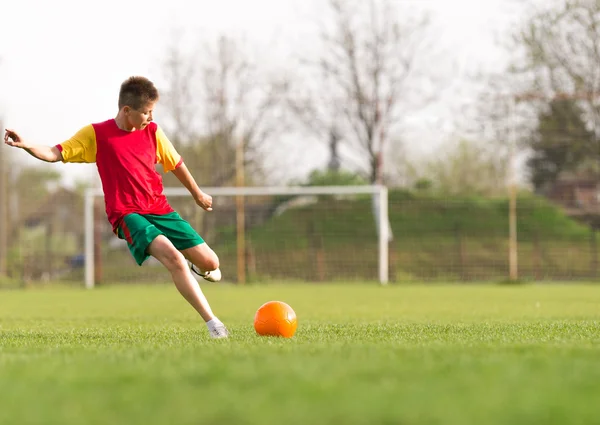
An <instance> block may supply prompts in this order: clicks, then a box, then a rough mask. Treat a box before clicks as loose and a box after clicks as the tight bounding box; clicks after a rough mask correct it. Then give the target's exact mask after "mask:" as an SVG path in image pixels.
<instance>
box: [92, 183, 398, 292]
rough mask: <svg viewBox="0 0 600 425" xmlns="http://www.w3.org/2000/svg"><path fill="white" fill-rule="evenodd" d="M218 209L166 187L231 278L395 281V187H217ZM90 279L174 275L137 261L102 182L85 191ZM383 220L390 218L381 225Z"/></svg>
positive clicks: (241, 280) (239, 280) (150, 262)
mask: <svg viewBox="0 0 600 425" xmlns="http://www.w3.org/2000/svg"><path fill="white" fill-rule="evenodd" d="M203 190H204V191H205V192H206V193H208V194H210V195H211V196H212V197H213V212H210V213H207V212H205V211H203V210H202V209H201V208H200V207H198V206H197V205H196V204H195V203H194V201H193V199H192V198H191V196H190V194H189V192H188V191H187V190H186V189H184V188H166V189H165V195H166V196H167V197H168V199H169V203H170V204H171V205H172V206H173V208H174V209H175V210H176V211H177V212H179V213H180V214H181V216H182V217H183V218H185V219H186V220H188V221H189V222H190V224H191V225H192V226H193V227H194V228H195V229H196V230H197V231H198V233H199V234H200V235H201V236H202V237H203V238H204V239H205V240H206V241H207V243H208V244H209V245H210V246H211V247H212V248H213V249H214V250H215V251H216V252H217V254H218V255H219V258H220V261H221V269H222V271H223V276H224V280H226V281H231V282H237V283H245V282H283V281H312V282H320V281H323V282H332V281H353V280H356V281H368V280H372V281H379V282H380V283H381V284H386V283H387V282H388V268H389V264H388V262H389V261H388V256H389V253H388V243H389V240H390V238H391V230H390V227H389V221H388V190H387V188H386V187H384V186H311V187H298V186H292V187H242V188H240V187H215V188H203ZM84 214H85V256H84V262H85V266H84V267H85V273H84V276H85V286H86V287H87V288H93V287H94V286H95V285H96V284H97V283H98V282H110V283H114V282H123V283H127V282H144V283H145V282H149V283H151V282H154V281H168V279H169V278H168V275H167V274H166V271H165V270H164V269H163V268H162V267H160V265H158V264H156V261H155V260H154V261H153V259H150V260H148V261H147V262H146V263H144V265H143V266H142V267H139V266H137V265H136V264H135V263H134V261H133V259H132V258H131V257H130V255H129V253H128V252H127V246H126V244H125V242H124V241H122V240H119V239H118V238H116V237H115V236H114V234H112V232H111V229H110V225H109V224H108V222H107V220H106V216H105V213H104V202H103V194H102V191H101V190H100V189H88V191H87V192H86V196H85V213H84ZM382 223H383V225H381V224H382Z"/></svg>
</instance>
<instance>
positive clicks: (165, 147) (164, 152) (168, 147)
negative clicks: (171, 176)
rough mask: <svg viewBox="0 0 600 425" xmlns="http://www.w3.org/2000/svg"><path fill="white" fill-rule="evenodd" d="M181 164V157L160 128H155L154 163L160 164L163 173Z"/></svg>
mask: <svg viewBox="0 0 600 425" xmlns="http://www.w3.org/2000/svg"><path fill="white" fill-rule="evenodd" d="M182 162H183V160H182V158H181V155H179V153H177V151H176V150H175V147H174V146H173V144H172V143H171V141H170V140H169V139H168V138H167V136H166V135H165V132H164V131H162V128H160V127H158V126H157V128H156V163H157V164H162V166H163V170H165V173H168V172H169V171H173V170H175V169H177V167H179V166H180V165H181V163H182Z"/></svg>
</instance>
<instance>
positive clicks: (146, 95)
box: [119, 77, 159, 129]
mask: <svg viewBox="0 0 600 425" xmlns="http://www.w3.org/2000/svg"><path fill="white" fill-rule="evenodd" d="M158 97H159V96H158V90H157V89H156V87H154V84H153V83H152V81H150V80H148V79H147V78H145V77H129V78H128V79H127V80H126V81H124V82H123V84H121V90H120V91H119V110H120V111H122V112H123V113H124V114H125V116H126V117H127V120H128V121H129V123H130V124H131V125H132V126H133V127H134V128H138V129H143V128H144V127H146V126H147V125H148V124H150V122H152V111H153V110H154V104H155V103H156V102H157V101H158Z"/></svg>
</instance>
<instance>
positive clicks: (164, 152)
mask: <svg viewBox="0 0 600 425" xmlns="http://www.w3.org/2000/svg"><path fill="white" fill-rule="evenodd" d="M56 147H57V148H58V150H59V151H60V152H61V153H62V157H63V162H86V163H93V162H95V163H96V165H97V167H98V173H99V174H100V180H101V181H102V189H103V191H104V202H105V205H106V214H107V216H108V221H110V223H111V224H112V226H113V229H116V228H117V227H118V226H119V224H120V222H121V220H122V219H123V217H125V216H126V215H127V214H131V213H138V214H168V213H170V212H173V209H172V208H171V206H170V205H169V203H168V202H167V198H166V196H165V195H164V194H163V184H162V177H161V175H160V174H159V173H158V172H157V171H156V168H155V165H156V164H162V166H163V169H164V171H165V172H169V171H173V170H175V169H177V168H178V167H179V166H180V165H181V164H182V163H183V160H182V158H181V156H180V155H179V154H178V153H177V151H176V150H175V148H174V147H173V144H172V143H171V142H170V141H169V139H168V138H167V136H165V133H164V132H163V131H162V130H161V129H160V127H158V126H157V125H156V124H155V123H150V124H149V125H148V126H146V128H144V129H143V130H136V131H125V130H121V129H120V128H119V127H118V126H117V123H116V121H115V120H114V119H111V120H108V121H105V122H102V123H99V124H91V125H88V126H85V127H83V128H82V129H81V130H79V131H78V132H77V133H76V134H75V135H74V136H73V137H72V138H70V139H69V140H67V141H65V142H63V143H61V144H59V145H57V146H56Z"/></svg>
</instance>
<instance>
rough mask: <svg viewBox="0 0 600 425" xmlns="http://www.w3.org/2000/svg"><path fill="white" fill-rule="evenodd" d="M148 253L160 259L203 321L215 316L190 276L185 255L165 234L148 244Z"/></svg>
mask: <svg viewBox="0 0 600 425" xmlns="http://www.w3.org/2000/svg"><path fill="white" fill-rule="evenodd" d="M148 254H150V255H152V256H153V257H154V258H156V259H157V260H158V261H160V262H161V263H162V264H163V265H164V266H165V267H166V268H167V270H169V273H171V277H172V278H173V282H174V283H175V286H176V287H177V290H178V291H179V292H180V293H181V295H183V297H184V298H185V299H186V300H187V301H188V302H189V303H190V304H191V305H192V307H194V309H195V310H196V311H197V312H198V313H199V314H200V316H202V318H203V319H204V321H205V322H208V321H210V320H212V319H214V318H215V315H214V314H213V312H212V310H211V308H210V305H209V304H208V301H207V299H206V297H205V296H204V294H203V293H202V290H201V289H200V286H199V285H198V282H196V279H194V276H192V273H191V272H190V269H189V268H188V265H187V262H186V261H185V257H184V256H183V255H182V254H181V253H180V252H179V251H178V250H177V248H175V246H174V245H173V244H172V243H171V241H169V240H168V239H167V238H166V237H165V236H162V235H161V236H158V237H157V238H156V239H154V240H153V241H152V243H151V244H150V245H149V246H148Z"/></svg>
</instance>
